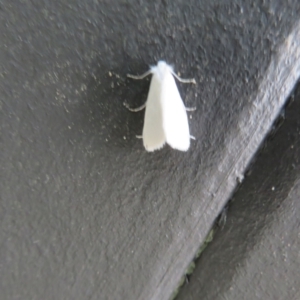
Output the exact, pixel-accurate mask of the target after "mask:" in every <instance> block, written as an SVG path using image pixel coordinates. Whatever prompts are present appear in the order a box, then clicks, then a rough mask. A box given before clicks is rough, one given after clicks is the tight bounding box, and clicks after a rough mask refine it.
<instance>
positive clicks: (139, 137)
mask: <svg viewBox="0 0 300 300" xmlns="http://www.w3.org/2000/svg"><path fill="white" fill-rule="evenodd" d="M135 137H136V138H137V139H142V138H143V136H142V135H136V136H135Z"/></svg>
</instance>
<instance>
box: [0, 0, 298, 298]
mask: <svg viewBox="0 0 300 300" xmlns="http://www.w3.org/2000/svg"><path fill="white" fill-rule="evenodd" d="M299 8H300V3H299V1H298V0H294V1H289V2H283V1H278V0H277V1H275V0H273V1H267V2H262V1H258V0H257V1H251V3H248V4H247V3H244V1H204V2H199V1H196V0H194V1H162V2H159V3H154V2H149V1H133V0H132V1H126V2H124V1H94V0H87V1H84V2H83V1H73V0H72V1H71V0H69V1H52V2H49V1H37V0H35V1H29V0H28V1H26V0H23V1H21V0H19V1H17V0H16V1H8V0H4V1H1V3H0V15H1V18H0V29H1V30H0V32H1V48H0V63H1V70H0V76H1V77H0V78H1V79H0V95H1V97H0V100H1V105H0V108H1V111H0V113H1V116H0V121H1V123H0V126H1V164H0V166H1V181H0V191H1V204H0V220H1V221H0V229H1V230H0V245H1V251H0V271H1V281H0V290H1V299H4V300H6V299H143V300H144V299H168V298H169V297H170V295H171V294H172V292H173V291H174V290H175V289H176V287H177V285H178V282H179V281H180V278H181V276H182V275H183V274H184V272H185V269H186V267H187V266H188V264H189V262H190V261H191V260H192V259H193V257H194V255H195V253H196V251H197V249H198V248H199V246H200V245H201V243H202V242H203V239H204V238H205V236H206V234H207V232H208V231H209V229H210V227H211V226H212V224H213V222H214V220H215V218H216V216H217V215H218V214H219V212H220V210H221V209H222V207H223V206H224V204H225V203H226V201H227V199H228V198H229V196H230V194H231V192H232V190H233V189H234V187H235V186H236V182H237V180H242V177H243V172H244V170H245V167H246V165H247V163H248V161H249V160H250V158H251V157H252V156H253V154H254V153H255V151H256V149H257V147H258V145H259V144H260V142H261V141H262V139H263V137H264V136H265V134H266V132H267V131H268V130H269V128H270V126H271V124H272V122H273V120H274V119H275V117H276V115H277V114H278V112H279V111H280V109H281V107H282V105H283V104H284V102H285V99H286V97H287V95H288V94H289V93H290V91H291V89H292V88H293V86H294V84H295V81H296V79H297V78H298V76H299V64H300V60H299V45H298V43H299V24H298V23H297V22H298V19H299V18H298V16H299ZM159 59H165V60H166V61H167V62H169V63H171V64H174V66H175V70H176V71H178V72H180V74H181V76H182V77H195V79H196V81H197V86H190V85H182V84H179V88H180V90H181V93H182V96H183V98H184V99H185V101H186V103H187V105H188V106H197V111H196V112H194V113H191V114H190V115H191V117H192V118H191V120H190V127H191V134H192V135H194V136H195V137H196V141H195V142H192V146H191V149H190V150H189V152H187V153H180V152H177V151H174V150H172V149H170V148H168V147H165V148H164V149H163V150H162V151H159V152H155V153H153V154H149V153H146V152H145V151H144V149H143V147H142V143H141V141H140V140H138V139H136V138H135V135H136V134H140V133H141V130H142V123H143V113H140V114H132V113H130V112H128V111H127V110H126V109H125V108H124V106H123V102H124V101H126V102H128V103H129V104H130V105H132V106H134V105H139V104H142V103H143V102H144V101H145V98H146V94H147V89H148V86H149V81H147V80H145V81H139V82H136V81H132V80H128V79H127V78H126V73H133V74H140V73H143V72H144V71H146V70H147V68H148V65H149V64H155V63H156V62H157V60H159Z"/></svg>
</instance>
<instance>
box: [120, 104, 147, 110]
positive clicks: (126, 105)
mask: <svg viewBox="0 0 300 300" xmlns="http://www.w3.org/2000/svg"><path fill="white" fill-rule="evenodd" d="M146 104H147V102H145V103H144V104H143V105H142V106H139V107H137V108H130V107H129V105H128V104H127V103H125V102H124V103H123V105H124V106H125V107H126V108H127V109H128V110H130V111H133V112H138V111H141V110H143V109H144V108H145V107H146Z"/></svg>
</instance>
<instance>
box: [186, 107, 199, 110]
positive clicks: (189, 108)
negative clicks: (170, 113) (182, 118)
mask: <svg viewBox="0 0 300 300" xmlns="http://www.w3.org/2000/svg"><path fill="white" fill-rule="evenodd" d="M196 109H197V108H196V106H194V107H186V108H185V110H186V111H195V110H196Z"/></svg>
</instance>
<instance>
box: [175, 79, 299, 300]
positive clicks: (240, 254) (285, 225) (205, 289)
mask: <svg viewBox="0 0 300 300" xmlns="http://www.w3.org/2000/svg"><path fill="white" fill-rule="evenodd" d="M293 100H294V103H291V105H290V106H289V107H288V108H287V109H286V111H285V115H284V119H285V120H284V123H283V125H282V126H281V128H279V129H278V132H277V133H276V134H275V135H274V136H271V137H269V138H268V139H267V141H266V144H265V145H264V147H265V148H264V149H263V151H262V153H261V154H260V155H259V156H258V158H257V160H256V161H255V162H254V165H253V167H251V168H250V171H251V172H249V176H247V177H246V179H245V181H244V182H243V184H242V186H241V188H240V189H239V190H238V192H237V193H236V194H235V195H234V197H233V199H232V202H230V205H229V209H228V213H227V223H226V225H225V226H224V228H223V229H221V230H219V231H218V232H217V233H216V235H215V237H214V240H213V241H212V242H211V243H210V244H209V246H208V247H207V248H206V250H205V251H204V252H203V254H202V256H201V257H200V258H199V260H198V261H197V265H196V269H195V270H194V272H193V274H192V276H191V277H190V281H189V284H188V285H186V286H184V287H183V288H182V289H181V291H180V293H179V295H178V297H177V298H176V300H180V299H182V300H183V299H184V300H189V299H249V300H250V299H266V300H268V299H270V300H271V299H300V289H299V286H300V275H299V270H300V219H299V216H300V202H299V199H300V118H299V116H300V84H299V85H298V88H297V90H296V92H295V95H294V97H293V99H292V101H293ZM281 120H282V119H281Z"/></svg>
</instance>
